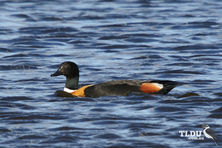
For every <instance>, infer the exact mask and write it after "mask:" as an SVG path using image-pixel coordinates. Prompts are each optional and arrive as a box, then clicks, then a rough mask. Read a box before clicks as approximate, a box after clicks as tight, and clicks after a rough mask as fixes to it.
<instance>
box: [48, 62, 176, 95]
mask: <svg viewBox="0 0 222 148" xmlns="http://www.w3.org/2000/svg"><path fill="white" fill-rule="evenodd" d="M60 75H64V76H65V77H66V83H65V87H64V92H65V93H68V94H69V95H71V96H73V97H101V96H127V95H129V94H131V93H150V94H167V93H168V92H169V91H171V90H172V89H173V88H174V87H176V86H177V85H178V83H177V82H174V81H164V80H150V81H147V80H146V81H142V80H113V81H107V82H103V83H99V84H92V85H85V86H83V87H80V88H79V68H78V66H77V64H75V63H73V62H70V61H67V62H63V63H62V64H60V66H59V68H58V70H57V71H56V72H55V73H53V74H51V76H52V77H55V76H60Z"/></svg>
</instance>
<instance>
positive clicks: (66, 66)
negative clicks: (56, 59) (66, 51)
mask: <svg viewBox="0 0 222 148" xmlns="http://www.w3.org/2000/svg"><path fill="white" fill-rule="evenodd" d="M60 75H64V76H66V77H67V78H73V77H79V68H78V66H77V65H76V64H75V63H73V62H69V61H68V62H63V63H62V64H60V66H59V68H58V70H57V71H56V72H55V73H54V74H51V77H55V76H60Z"/></svg>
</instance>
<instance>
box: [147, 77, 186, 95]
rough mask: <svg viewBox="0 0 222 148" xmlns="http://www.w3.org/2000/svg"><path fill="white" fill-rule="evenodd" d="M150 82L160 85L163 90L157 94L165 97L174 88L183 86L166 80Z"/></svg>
mask: <svg viewBox="0 0 222 148" xmlns="http://www.w3.org/2000/svg"><path fill="white" fill-rule="evenodd" d="M150 82H151V83H159V84H162V85H163V88H162V89H161V90H160V91H159V92H158V94H164V95H166V94H167V93H168V92H170V91H171V90H172V89H173V88H175V87H176V86H179V85H183V83H180V82H175V81H168V80H152V81H150Z"/></svg>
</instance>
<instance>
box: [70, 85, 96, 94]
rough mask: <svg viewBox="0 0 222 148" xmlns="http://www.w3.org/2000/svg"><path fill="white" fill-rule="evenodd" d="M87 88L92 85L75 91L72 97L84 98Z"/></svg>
mask: <svg viewBox="0 0 222 148" xmlns="http://www.w3.org/2000/svg"><path fill="white" fill-rule="evenodd" d="M89 86H92V85H86V86H83V87H81V88H79V89H77V90H75V91H74V92H72V95H73V96H76V97H85V92H84V91H85V89H86V88H87V87H89Z"/></svg>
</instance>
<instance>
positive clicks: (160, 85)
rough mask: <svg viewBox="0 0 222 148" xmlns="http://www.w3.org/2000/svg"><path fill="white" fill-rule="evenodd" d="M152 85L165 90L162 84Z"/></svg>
mask: <svg viewBox="0 0 222 148" xmlns="http://www.w3.org/2000/svg"><path fill="white" fill-rule="evenodd" d="M152 84H153V85H155V86H157V87H159V88H160V89H162V88H163V84H160V83H152Z"/></svg>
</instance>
